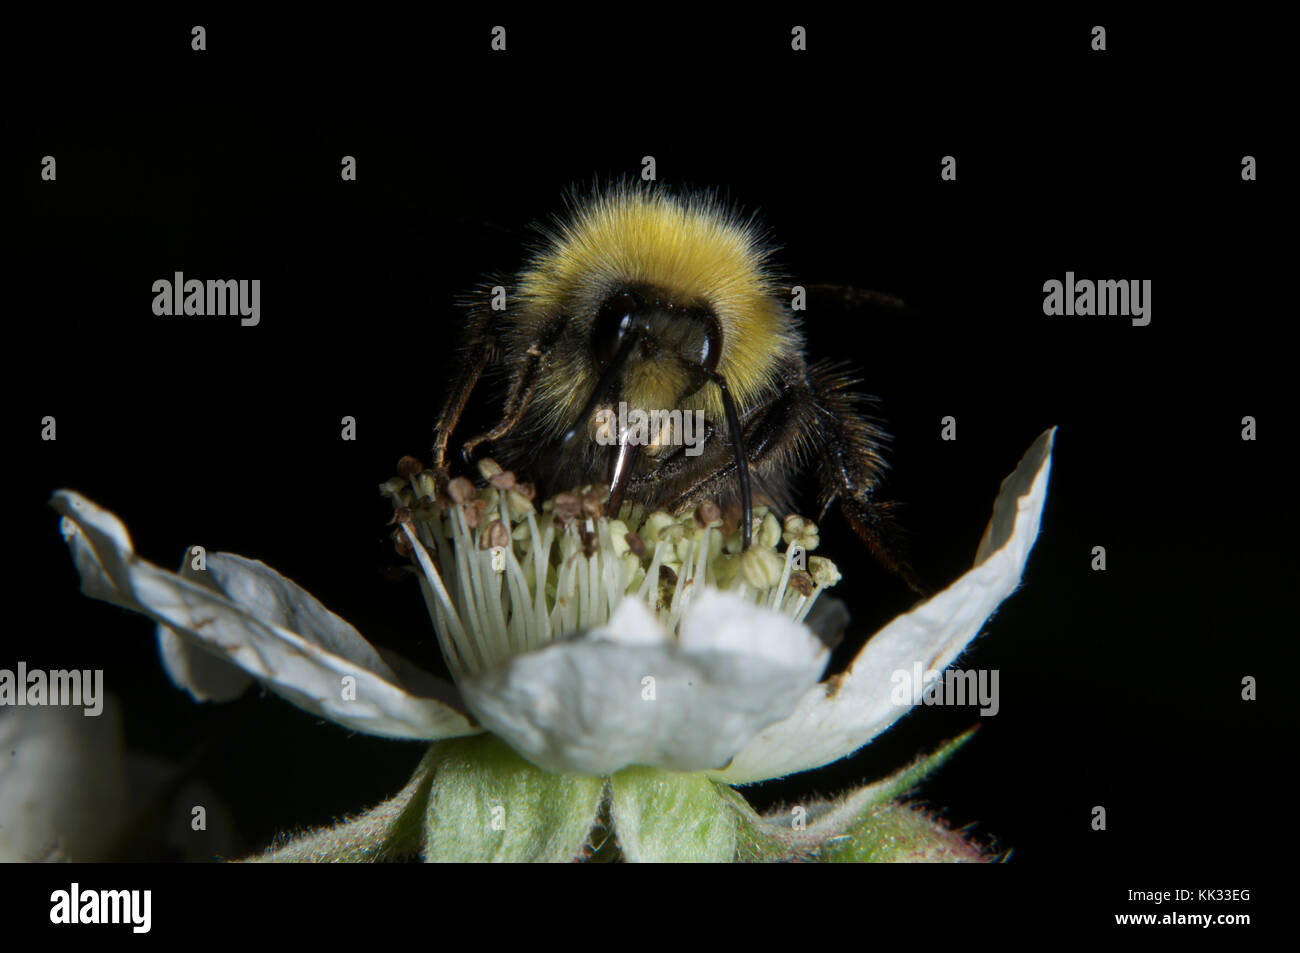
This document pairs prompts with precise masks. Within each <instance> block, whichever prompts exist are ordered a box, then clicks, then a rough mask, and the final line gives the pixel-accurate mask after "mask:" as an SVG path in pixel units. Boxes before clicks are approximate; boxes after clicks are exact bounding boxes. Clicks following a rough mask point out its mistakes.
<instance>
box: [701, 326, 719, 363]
mask: <svg viewBox="0 0 1300 953" xmlns="http://www.w3.org/2000/svg"><path fill="white" fill-rule="evenodd" d="M720 357H722V328H720V327H719V326H718V322H717V319H715V318H714V317H713V315H708V316H707V317H706V319H705V321H704V347H703V348H701V350H700V364H701V365H702V366H703V367H704V368H705V370H708V371H710V372H712V371H716V370H717V369H718V359H719V358H720Z"/></svg>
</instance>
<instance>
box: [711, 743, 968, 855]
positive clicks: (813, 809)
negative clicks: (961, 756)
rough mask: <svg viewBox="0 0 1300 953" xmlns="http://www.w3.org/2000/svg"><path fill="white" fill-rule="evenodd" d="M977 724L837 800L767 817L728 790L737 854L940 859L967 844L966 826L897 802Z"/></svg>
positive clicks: (801, 806) (804, 805) (943, 760)
mask: <svg viewBox="0 0 1300 953" xmlns="http://www.w3.org/2000/svg"><path fill="white" fill-rule="evenodd" d="M975 730H976V729H974V728H972V729H970V730H969V731H966V732H964V733H963V734H961V735H958V736H957V737H956V738H954V739H952V740H951V741H948V742H946V743H945V744H944V745H942V746H941V747H940V748H939V749H938V750H936V751H934V752H932V753H931V754H929V755H923V756H922V757H920V758H918V759H917V760H916V761H914V762H913V763H912V764H910V765H908V766H907V767H906V768H904V769H902V770H901V771H899V772H897V773H895V774H893V775H890V776H889V777H888V778H885V779H883V780H881V781H877V782H876V783H874V784H869V785H867V786H865V787H861V788H858V789H857V790H856V791H853V792H851V793H849V794H847V795H844V796H843V797H840V798H838V799H836V800H833V801H816V802H812V803H808V804H795V805H792V806H791V807H790V808H788V809H785V810H780V811H777V812H774V813H772V814H769V815H768V816H767V817H763V816H760V815H759V814H758V813H757V812H756V811H754V809H753V808H752V807H750V806H749V803H748V802H747V801H746V800H745V799H744V798H743V797H742V796H741V795H740V794H739V792H737V791H735V790H733V789H730V788H727V789H725V792H724V796H725V797H726V799H727V801H728V804H729V805H730V806H731V808H732V809H733V810H734V811H735V813H736V815H737V817H738V818H739V820H740V827H739V838H738V844H737V858H738V859H739V860H742V861H823V862H837V861H859V860H872V861H878V862H879V861H886V862H888V861H905V860H909V859H916V860H929V859H935V860H937V859H941V858H940V857H939V856H938V855H939V854H943V853H946V854H952V855H955V854H956V853H957V851H956V843H955V842H959V843H960V844H962V845H966V841H965V839H964V838H962V837H961V835H960V834H959V833H957V832H954V831H951V830H950V829H948V828H947V827H946V826H944V825H943V824H942V822H939V821H935V820H933V819H931V818H930V817H929V815H926V814H925V813H924V812H922V811H919V810H915V809H912V808H907V807H903V806H901V805H897V804H894V803H893V802H894V801H895V799H896V798H898V797H900V796H901V795H903V794H905V793H907V792H908V791H909V790H911V789H912V788H914V787H916V786H917V785H918V784H919V783H920V782H921V781H922V780H923V779H924V778H925V777H926V776H927V775H928V774H930V773H931V772H932V771H934V770H935V769H936V768H938V767H939V766H940V765H941V764H943V763H944V762H945V761H947V760H948V758H950V757H951V756H952V755H953V753H954V752H955V751H956V750H957V749H958V748H960V747H961V746H962V745H964V744H965V743H966V742H967V741H969V740H970V738H971V736H972V735H973V734H974V733H975ZM719 787H720V788H722V786H721V785H720V786H719ZM913 815H915V817H914V816H913ZM922 822H924V825H923V824H922ZM922 826H925V830H922ZM927 831H928V832H929V834H931V835H932V838H931V840H932V841H933V845H934V851H933V853H934V854H935V855H936V856H933V857H928V856H920V855H921V854H923V853H924V851H923V850H922V849H921V848H922V846H923V844H925V843H929V842H928V841H926V840H925V835H926V832H927ZM954 841H955V842H954ZM967 846H968V845H967ZM941 848H942V849H941ZM968 853H972V854H973V856H972V857H971V858H969V859H975V858H977V857H978V853H979V852H978V851H977V850H975V849H974V848H969V847H968ZM963 859H967V858H963Z"/></svg>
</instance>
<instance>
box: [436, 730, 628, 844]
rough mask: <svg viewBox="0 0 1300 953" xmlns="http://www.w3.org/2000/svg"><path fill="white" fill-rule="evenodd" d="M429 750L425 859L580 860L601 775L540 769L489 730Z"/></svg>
mask: <svg viewBox="0 0 1300 953" xmlns="http://www.w3.org/2000/svg"><path fill="white" fill-rule="evenodd" d="M434 749H435V752H436V757H437V763H436V765H435V767H434V771H433V779H432V783H431V785H430V788H429V797H428V811H427V814H426V817H425V830H424V859H425V860H426V861H431V862H435V863H443V862H446V863H467V862H468V863H483V862H489V861H501V862H526V861H533V862H539V863H565V862H568V861H572V860H578V859H581V857H582V856H583V853H584V849H585V847H586V844H587V838H588V836H589V835H590V834H591V831H592V827H593V825H594V824H595V821H596V814H597V811H598V810H599V808H600V800H601V796H602V794H603V792H604V786H605V781H604V779H603V778H598V777H593V776H590V775H580V774H550V773H548V772H546V771H542V770H541V769H540V768H536V767H534V766H533V765H531V764H529V763H528V762H527V761H525V760H524V759H523V758H521V757H520V756H519V755H517V754H515V752H514V751H512V750H511V749H510V748H509V747H508V746H507V745H506V744H505V743H504V742H502V741H501V740H500V739H498V738H496V737H495V736H493V735H476V736H474V737H471V738H456V739H453V740H450V741H443V742H439V743H438V744H437V745H435V746H434Z"/></svg>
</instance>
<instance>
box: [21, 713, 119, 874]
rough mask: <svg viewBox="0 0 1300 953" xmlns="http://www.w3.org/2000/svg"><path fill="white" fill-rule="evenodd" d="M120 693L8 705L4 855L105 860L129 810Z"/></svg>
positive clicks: (27, 857) (41, 858)
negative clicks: (89, 702) (90, 709)
mask: <svg viewBox="0 0 1300 953" xmlns="http://www.w3.org/2000/svg"><path fill="white" fill-rule="evenodd" d="M121 724H122V718H121V713H120V710H119V708H118V704H117V701H116V700H115V699H113V698H111V697H109V698H108V699H106V703H105V705H104V710H103V711H102V712H101V713H100V714H99V715H96V716H94V717H87V716H86V715H85V713H84V709H82V708H75V707H60V706H40V707H31V708H27V707H24V708H17V707H14V708H10V707H7V706H6V707H5V708H4V709H0V754H2V755H3V757H0V861H3V862H13V861H27V860H43V859H45V858H47V857H51V858H64V859H70V860H86V861H93V860H103V859H106V857H107V855H108V853H109V851H110V850H111V849H112V847H113V845H114V842H115V840H116V839H117V836H118V835H119V834H120V833H121V830H122V827H123V825H124V823H125V821H126V818H127V780H126V766H125V762H124V760H123V754H122V727H121Z"/></svg>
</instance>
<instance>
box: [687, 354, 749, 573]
mask: <svg viewBox="0 0 1300 953" xmlns="http://www.w3.org/2000/svg"><path fill="white" fill-rule="evenodd" d="M696 367H698V368H699V369H700V370H701V371H703V372H704V375H705V376H706V377H707V378H708V379H709V380H710V381H712V382H713V383H715V384H717V385H718V390H720V391H721V392H722V406H723V408H725V409H726V412H727V429H728V430H729V431H730V432H731V445H732V446H733V447H734V448H735V450H736V469H737V470H738V471H739V473H740V506H741V509H742V511H743V512H742V514H741V519H742V520H744V522H743V523H742V524H741V525H742V527H743V529H742V530H741V533H742V539H743V540H744V542H743V543H742V546H741V548H742V550H745V549H749V542H750V535H751V534H752V532H753V530H754V505H753V499H752V498H751V496H750V491H749V461H748V459H747V458H746V457H745V443H744V440H743V439H742V437H741V429H740V417H739V415H737V413H736V402H735V401H734V400H732V399H731V391H730V390H729V389H728V387H727V382H726V380H725V379H724V378H723V376H722V375H721V374H719V373H718V372H717V371H711V370H709V369H708V368H707V367H705V366H703V365H702V364H697V365H696Z"/></svg>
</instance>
